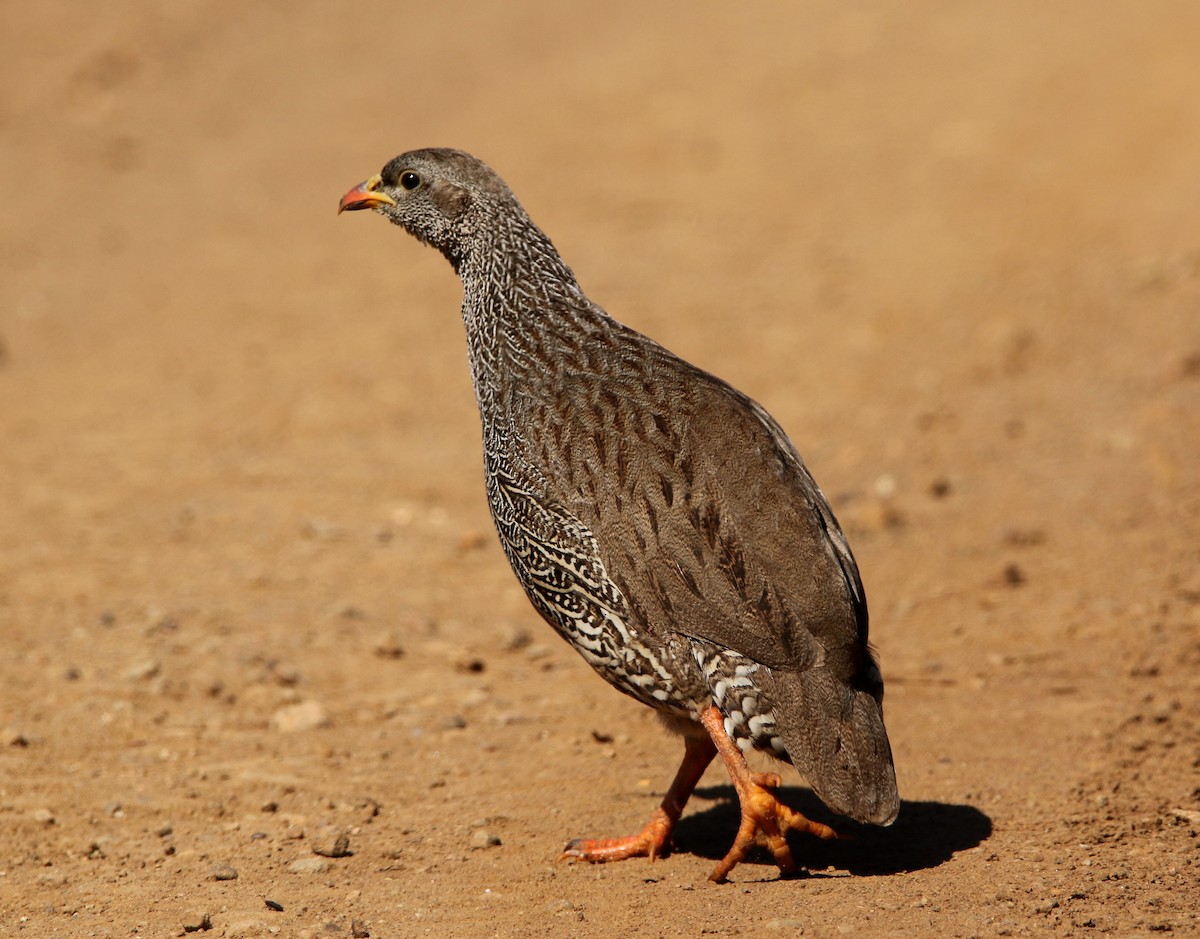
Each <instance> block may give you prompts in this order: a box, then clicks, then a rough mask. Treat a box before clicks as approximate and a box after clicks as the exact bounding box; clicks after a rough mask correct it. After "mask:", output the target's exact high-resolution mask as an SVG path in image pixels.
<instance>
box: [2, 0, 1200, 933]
mask: <svg viewBox="0 0 1200 939" xmlns="http://www.w3.org/2000/svg"><path fill="white" fill-rule="evenodd" d="M1198 34H1200V6H1198V5H1196V4H1190V3H1176V4H1169V3H1164V4H1159V3H1143V4H1126V3H1121V2H1094V3H1089V4H1086V5H1085V4H1075V5H1070V4H1044V3H1040V2H1015V3H1006V4H960V3H948V2H946V3H942V2H930V3H925V4H921V5H919V7H915V8H914V7H912V6H911V5H907V4H866V3H851V4H843V3H835V2H821V3H804V4H792V3H782V2H780V3H774V2H768V3H763V4H753V5H749V6H745V5H741V6H739V5H735V4H708V3H701V4H695V3H689V4H662V5H647V4H645V3H640V2H639V3H634V2H625V0H619V2H616V3H608V4H603V5H600V4H597V5H594V6H592V7H590V8H587V9H580V10H575V9H573V5H571V4H559V5H549V4H537V3H530V2H526V0H518V2H513V3H506V4H494V5H488V6H485V5H482V4H480V5H469V4H465V3H446V4H442V5H419V4H405V3H398V2H394V0H393V2H387V3H384V2H378V0H361V2H359V3H357V4H354V5H353V6H340V5H334V4H326V3H317V2H312V0H299V2H296V3H291V4H269V3H249V4H247V3H244V2H238V3H234V2H232V0H199V2H195V3H189V4H162V3H154V2H149V0H145V2H127V3H123V4H119V5H118V7H117V8H115V9H114V8H113V7H111V6H107V5H103V4H93V5H80V4H17V3H6V4H3V5H0V79H2V80H0V131H2V140H3V146H2V147H0V180H2V182H0V187H2V189H3V203H4V208H5V211H4V213H3V216H2V217H0V641H2V642H3V655H2V656H0V935H4V936H14V937H15V936H28V937H43V936H44V937H76V936H79V937H84V936H114V937H115V936H130V935H137V936H151V937H166V936H173V935H179V934H183V933H184V932H185V931H192V932H195V933H196V934H197V935H214V936H239V937H252V936H269V935H278V936H330V937H337V936H346V937H350V936H365V935H368V934H369V935H370V936H372V937H381V939H382V937H408V936H446V937H485V936H486V937H491V936H497V937H525V936H531V937H537V936H601V935H603V936H610V937H611V936H639V937H642V936H645V937H658V936H662V937H675V936H699V935H716V936H761V937H774V936H792V935H797V936H798V935H803V936H806V937H810V936H819V937H835V936H840V935H896V936H929V935H940V936H996V935H1012V936H1026V935H1045V934H1055V935H1101V934H1103V935H1114V936H1131V935H1147V934H1150V933H1162V932H1165V933H1172V934H1175V935H1192V934H1197V933H1198V932H1200V918H1198V913H1197V910H1200V877H1198V875H1200V838H1198V833H1200V474H1198V469H1197V467H1198V465H1200V229H1198V224H1197V220H1198V219H1200V172H1198V168H1200V94H1197V89H1198V88H1200V55H1197V53H1196V36H1197V35H1198ZM430 145H443V146H457V147H461V148H464V149H468V150H471V151H473V152H475V153H477V154H479V155H480V156H482V157H483V158H484V159H486V160H487V161H488V162H490V163H491V164H492V165H493V166H495V167H496V168H497V169H498V170H499V171H500V172H501V173H502V174H503V175H504V176H505V177H506V178H507V179H508V181H509V182H510V184H511V185H512V186H513V188H514V189H515V191H516V192H517V193H518V194H519V195H520V196H521V197H522V200H523V201H524V203H525V204H526V206H527V207H528V208H529V210H530V212H531V213H532V214H533V216H534V217H535V219H537V220H538V221H539V222H540V223H541V224H542V226H543V227H544V228H545V229H546V230H547V231H548V232H549V233H550V234H551V236H552V237H553V238H554V239H555V241H556V243H557V244H558V246H559V248H560V250H561V251H562V253H563V254H564V256H565V257H566V258H567V260H568V262H569V263H570V264H571V265H572V266H573V267H574V268H575V270H576V271H577V273H578V274H579V276H580V278H581V281H582V283H583V284H584V286H585V288H586V289H587V290H588V291H589V293H590V294H591V295H592V296H593V297H594V298H595V299H596V300H598V301H599V302H601V303H602V304H603V305H605V306H606V307H607V308H608V309H609V310H610V311H611V312H612V313H613V314H614V315H616V316H617V317H618V318H620V319H622V320H624V321H626V322H628V323H630V324H631V325H633V326H635V327H637V328H639V329H641V330H642V331H644V332H647V333H649V334H650V335H652V336H654V337H655V338H657V339H659V340H660V341H662V342H664V343H665V344H666V345H668V346H669V347H671V348H673V349H674V350H676V351H677V352H679V353H680V354H682V355H684V356H685V357H687V358H689V359H691V360H693V361H695V362H696V363H697V364H700V365H702V366H704V367H706V368H708V369H710V370H712V371H715V372H716V373H718V374H720V375H722V376H723V377H725V378H727V379H729V380H730V381H732V382H733V383H734V384H736V385H738V386H740V387H742V388H743V389H744V390H746V391H747V392H748V393H750V394H752V395H753V396H754V397H756V398H757V399H759V400H760V401H762V402H763V403H764V404H766V405H767V407H768V408H769V409H770V410H771V411H772V412H773V413H774V414H775V415H776V417H778V418H779V420H780V421H781V422H782V423H783V425H784V426H785V427H786V428H787V429H788V430H789V432H790V433H791V434H792V436H793V438H794V439H795V441H796V443H797V445H798V446H799V448H800V450H801V452H802V453H804V454H805V456H806V459H807V460H808V463H809V465H810V466H811V468H812V469H813V471H814V473H815V475H816V476H817V479H818V480H819V481H820V482H821V484H822V486H823V487H824V488H825V490H826V492H827V493H828V494H829V495H830V497H831V499H832V501H833V502H834V505H835V508H836V510H837V511H838V513H839V516H840V517H841V518H842V520H843V523H844V525H845V527H846V529H847V531H848V533H849V535H850V538H851V543H852V545H853V547H854V549H855V552H856V554H857V556H858V559H859V563H860V565H861V567H862V570H863V576H864V579H865V582H866V587H867V591H868V595H869V599H870V601H871V608H872V612H873V617H872V626H873V639H874V641H875V643H876V645H877V646H878V648H879V650H880V654H881V658H882V664H883V670H884V675H885V678H886V680H887V683H888V692H887V695H888V698H887V718H888V725H889V729H890V732H891V737H892V743H893V747H894V749H895V755H896V764H897V769H898V776H899V781H900V787H901V794H902V796H903V798H904V804H903V808H902V810H901V814H900V818H899V820H898V821H897V822H896V824H895V825H894V826H893V827H892V828H890V829H886V830H885V829H870V830H868V829H860V830H858V831H857V832H856V837H855V839H854V840H850V841H845V842H839V843H837V844H835V845H832V846H830V845H824V844H816V843H803V842H801V841H799V840H798V841H797V842H796V845H795V847H796V850H797V852H798V855H799V857H801V858H802V860H803V862H804V864H805V865H806V867H807V868H808V871H809V873H808V875H807V876H805V877H801V878H799V879H792V880H780V879H779V878H778V876H777V871H776V869H775V868H774V867H773V866H772V865H770V864H769V863H766V860H765V859H764V858H758V859H756V861H755V863H747V864H745V865H743V866H740V867H738V868H737V869H736V870H735V871H734V875H733V883H731V884H728V885H725V886H713V885H710V884H708V883H706V881H705V878H706V875H707V873H708V872H709V870H710V869H711V868H712V866H713V864H714V863H715V860H716V859H717V858H719V857H720V856H721V855H722V854H723V853H724V851H725V849H726V848H727V846H728V844H729V843H730V841H731V839H732V837H733V833H734V830H735V828H736V809H735V802H734V800H733V794H732V791H731V789H730V787H729V786H728V783H727V780H726V778H725V777H724V775H723V771H722V770H721V769H720V768H719V767H714V768H713V769H712V770H710V772H709V775H708V776H707V777H706V778H705V781H704V782H703V783H702V786H701V789H700V790H699V791H698V793H697V795H696V797H695V798H694V800H693V802H692V804H691V805H690V807H689V810H688V813H687V814H686V815H685V818H684V820H683V822H682V823H681V825H680V829H679V832H678V838H677V850H676V851H675V852H674V853H673V854H672V855H671V856H670V857H668V858H666V859H662V860H659V861H657V862H654V863H650V862H648V861H641V860H639V861H629V862H625V863H621V864H614V865H607V866H587V865H573V864H570V863H562V862H559V861H558V860H557V856H558V853H559V851H560V849H561V848H562V846H563V845H564V843H565V842H566V841H567V840H568V839H569V838H570V837H573V836H578V835H593V836H599V835H611V834H621V833H627V832H629V831H632V830H634V829H635V828H636V827H638V826H639V825H640V824H641V823H642V822H643V821H644V820H645V818H646V817H647V816H648V814H649V812H650V811H651V810H652V809H653V807H654V806H655V805H656V804H657V801H658V799H659V798H661V795H662V793H663V791H664V789H665V787H666V785H667V783H668V782H669V781H670V778H671V775H672V773H673V772H674V769H675V766H676V763H677V760H678V758H679V756H680V751H681V748H680V746H679V744H678V742H677V741H675V740H673V739H671V738H669V737H668V736H667V735H666V733H665V732H664V731H663V730H662V729H661V728H660V726H659V724H658V723H657V721H656V720H655V718H654V716H653V715H652V714H651V713H649V712H648V711H647V710H645V709H643V708H642V707H641V706H639V705H638V704H636V703H634V702H632V701H630V700H626V699H625V698H623V697H622V696H620V695H618V694H616V693H614V692H613V691H612V690H611V689H610V688H609V687H608V686H607V685H606V684H604V683H603V682H602V681H600V680H599V679H598V678H596V677H595V676H594V675H593V674H592V673H591V672H590V670H589V669H588V668H587V666H586V665H585V664H584V663H583V661H582V660H581V659H579V658H578V657H577V656H576V655H575V654H574V653H573V652H572V651H571V650H570V649H569V648H568V647H567V646H566V645H565V644H563V643H561V642H560V641H559V640H558V639H557V638H556V637H554V636H553V634H552V633H551V632H550V630H549V629H548V628H547V627H545V626H544V625H543V624H542V623H541V622H540V621H539V620H538V619H537V618H536V616H535V615H534V613H533V612H532V610H531V608H530V607H529V606H528V605H527V603H526V601H525V599H524V597H523V596H522V594H521V593H520V590H519V588H518V587H517V585H516V583H515V581H514V580H513V579H512V577H511V575H510V573H509V571H508V569H507V565H506V564H505V562H504V560H503V557H502V555H501V553H500V551H499V548H498V545H497V544H496V541H495V537H494V535H493V533H492V531H491V527H490V521H489V519H488V515H487V510H486V506H485V503H484V497H483V487H482V484H481V481H482V468H481V461H480V455H479V449H480V447H479V427H478V422H477V417H476V414H475V412H474V399H473V396H472V393H471V389H470V385H469V381H468V376H467V370H466V366H465V350H464V343H463V336H462V326H461V323H460V321H459V319H458V314H457V309H458V302H459V288H458V284H457V281H456V279H455V278H454V277H453V274H452V272H451V271H450V269H449V268H448V267H447V266H446V264H445V262H444V261H443V260H442V258H440V257H439V256H437V255H436V253H435V252H432V251H429V250H428V249H425V248H422V247H421V246H420V245H418V244H417V243H416V242H414V241H412V239H410V238H407V237H406V236H404V235H403V233H401V232H399V231H398V230H396V229H393V228H391V227H390V226H387V225H386V224H384V222H383V221H382V220H380V219H378V218H374V217H371V216H366V215H354V216H343V217H340V218H339V217H336V216H335V214H334V209H335V207H336V204H337V200H338V198H339V197H340V196H341V195H342V193H343V192H345V191H346V190H347V189H348V188H349V187H350V186H351V185H353V184H355V183H357V182H358V181H360V180H361V179H363V178H365V177H367V176H369V175H371V174H372V173H374V172H377V171H378V169H379V168H380V167H381V166H382V164H383V163H384V162H385V161H386V160H387V159H388V158H390V157H391V156H393V155H394V154H396V153H398V152H401V151H403V150H407V149H411V148H413V147H419V146H430ZM785 795H786V797H787V798H788V799H789V800H790V801H792V802H794V803H795V804H797V805H800V806H807V807H809V808H810V809H812V810H813V811H814V812H815V813H816V814H817V815H818V816H819V817H822V818H826V819H828V818H829V816H828V815H822V814H821V809H820V808H819V807H818V806H817V804H816V803H815V800H814V798H813V797H812V795H811V793H809V792H808V790H807V789H805V788H804V787H803V784H802V782H801V780H799V778H798V777H796V776H795V775H794V774H793V775H791V776H790V777H789V778H788V780H787V783H786V787H785ZM844 827H845V828H846V829H847V830H850V827H851V826H844ZM322 852H323V853H322ZM330 855H333V856H330ZM338 855H340V856H338Z"/></svg>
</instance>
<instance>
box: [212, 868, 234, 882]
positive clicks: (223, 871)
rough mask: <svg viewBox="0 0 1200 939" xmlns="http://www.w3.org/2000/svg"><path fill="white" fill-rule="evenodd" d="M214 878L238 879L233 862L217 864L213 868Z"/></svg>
mask: <svg viewBox="0 0 1200 939" xmlns="http://www.w3.org/2000/svg"><path fill="white" fill-rule="evenodd" d="M212 879H213V880H237V879H238V872H237V870H236V869H235V868H234V867H233V865H231V864H217V865H216V866H215V867H213V869H212Z"/></svg>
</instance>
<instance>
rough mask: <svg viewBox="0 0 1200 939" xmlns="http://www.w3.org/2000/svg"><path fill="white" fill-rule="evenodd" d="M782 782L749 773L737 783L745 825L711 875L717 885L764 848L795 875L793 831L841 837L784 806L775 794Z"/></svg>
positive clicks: (769, 775)
mask: <svg viewBox="0 0 1200 939" xmlns="http://www.w3.org/2000/svg"><path fill="white" fill-rule="evenodd" d="M743 765H744V764H743ZM780 782H781V780H780V778H779V776H778V775H777V774H776V773H753V772H750V771H749V769H747V770H746V773H745V776H744V778H742V779H736V778H735V779H734V785H735V786H736V788H737V792H738V798H739V800H740V801H741V805H742V823H741V825H740V826H739V827H738V833H737V837H736V838H735V839H734V841H733V846H732V847H731V848H730V849H729V853H728V854H726V855H725V857H724V859H723V860H722V861H721V863H720V864H718V865H717V866H716V868H715V869H714V870H713V872H712V873H711V874H709V875H708V879H709V880H711V881H712V882H713V883H718V884H719V883H724V882H725V880H726V878H727V877H728V876H729V872H730V871H731V870H733V869H734V867H735V866H736V865H737V864H738V863H739V862H741V861H742V860H743V859H744V858H745V857H746V853H747V852H748V851H749V850H750V849H751V848H753V847H754V846H755V845H760V844H761V845H762V846H763V847H765V848H766V849H767V850H768V851H770V852H771V856H772V857H773V858H774V859H775V863H776V864H777V865H778V866H779V870H780V872H781V873H783V874H785V875H787V874H794V873H795V872H796V861H795V858H793V857H792V849H791V848H790V847H789V846H788V843H787V833H788V832H789V831H801V832H807V833H808V834H810V835H816V837H818V838H821V839H824V840H828V839H831V838H838V837H840V836H839V835H838V833H837V832H836V831H834V830H833V829H832V828H830V827H829V826H828V825H823V824H821V823H820V822H814V821H812V820H810V819H808V818H806V817H805V816H804V815H801V814H800V813H799V812H797V811H796V810H795V809H791V808H788V807H787V806H786V805H784V804H783V803H782V802H780V801H779V799H777V798H776V797H775V793H774V790H775V789H778V788H779V785H780Z"/></svg>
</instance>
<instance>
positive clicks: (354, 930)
mask: <svg viewBox="0 0 1200 939" xmlns="http://www.w3.org/2000/svg"><path fill="white" fill-rule="evenodd" d="M350 935H351V936H353V937H354V939H370V937H371V930H369V929H368V928H367V924H366V923H364V922H363V921H362V920H361V919H352V920H350Z"/></svg>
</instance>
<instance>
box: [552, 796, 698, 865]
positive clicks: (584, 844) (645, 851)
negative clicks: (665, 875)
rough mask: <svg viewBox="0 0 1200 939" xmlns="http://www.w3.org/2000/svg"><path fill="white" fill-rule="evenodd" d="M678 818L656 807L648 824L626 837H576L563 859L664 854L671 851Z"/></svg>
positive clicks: (603, 858)
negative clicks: (673, 832)
mask: <svg viewBox="0 0 1200 939" xmlns="http://www.w3.org/2000/svg"><path fill="white" fill-rule="evenodd" d="M674 828H675V820H674V819H672V818H670V817H669V816H668V815H667V813H666V812H665V811H664V810H663V809H661V808H660V809H657V810H656V811H655V813H654V815H653V816H652V817H651V819H650V821H648V822H647V823H646V827H645V828H643V829H642V830H641V831H639V832H638V833H637V834H636V835H626V836H625V837H624V838H575V839H573V840H571V841H568V842H567V846H566V847H565V848H563V853H562V858H564V859H572V860H580V861H591V862H593V863H599V862H601V861H624V860H625V859H626V858H631V857H648V858H650V860H652V861H653V860H654V859H655V858H658V857H662V856H663V855H664V854H666V853H667V851H668V850H670V847H671V832H672V830H674Z"/></svg>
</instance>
